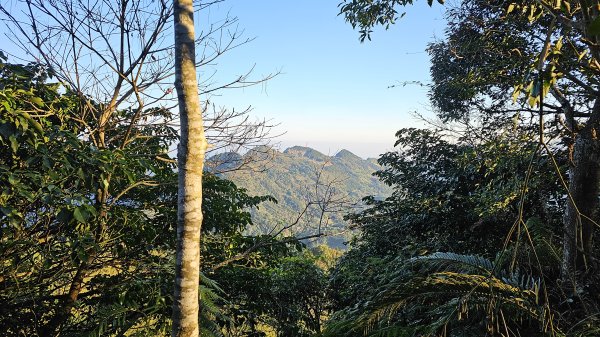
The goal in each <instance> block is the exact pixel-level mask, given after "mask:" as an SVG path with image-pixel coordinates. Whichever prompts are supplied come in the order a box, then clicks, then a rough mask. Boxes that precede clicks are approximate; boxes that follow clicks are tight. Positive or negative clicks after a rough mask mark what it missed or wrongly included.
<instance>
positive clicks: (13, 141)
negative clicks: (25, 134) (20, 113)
mask: <svg viewBox="0 0 600 337" xmlns="http://www.w3.org/2000/svg"><path fill="white" fill-rule="evenodd" d="M8 140H9V141H10V148H11V149H12V152H13V153H17V149H18V148H19V142H18V141H17V137H15V136H14V135H10V137H8Z"/></svg>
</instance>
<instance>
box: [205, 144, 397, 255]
mask: <svg viewBox="0 0 600 337" xmlns="http://www.w3.org/2000/svg"><path fill="white" fill-rule="evenodd" d="M250 156H254V157H255V158H256V157H258V156H263V159H265V160H262V161H259V162H257V163H254V164H249V167H248V166H247V167H246V169H242V170H229V171H228V172H225V173H222V175H223V176H224V177H225V178H227V179H231V180H232V181H233V182H235V183H236V184H237V185H238V186H240V187H242V188H245V189H247V190H248V193H249V194H251V195H270V196H273V197H274V198H275V199H276V200H277V201H278V202H277V203H274V202H266V203H263V204H262V205H261V207H260V208H259V209H258V210H255V211H254V214H253V215H254V223H255V225H256V226H255V227H254V228H253V229H252V231H255V232H256V233H258V232H263V233H264V232H267V231H270V230H272V229H273V228H274V227H276V226H277V227H278V228H282V227H284V226H290V225H291V224H292V223H294V222H295V221H296V220H298V224H297V225H294V226H291V227H290V228H289V230H286V233H288V234H296V235H300V236H303V235H310V234H316V233H317V232H318V231H319V228H318V223H319V221H321V222H322V225H323V226H322V227H321V232H324V233H327V234H330V233H331V232H332V231H333V232H335V233H339V232H341V231H343V228H345V227H346V223H345V222H344V220H343V216H344V215H345V212H344V211H342V210H341V207H342V206H344V207H345V206H351V205H354V204H358V203H359V202H360V200H361V199H362V198H363V197H365V196H374V197H376V198H383V197H385V196H387V195H389V194H390V193H391V189H390V188H389V187H388V186H387V185H385V184H383V183H382V182H380V181H379V180H378V179H377V178H376V177H374V176H373V173H374V172H376V171H378V170H380V169H381V166H380V165H379V164H377V162H376V160H375V159H372V158H370V159H362V158H360V157H359V156H357V155H355V154H353V153H352V152H350V151H348V150H341V151H339V152H338V153H337V154H335V155H333V156H328V155H325V154H323V153H321V152H319V151H317V150H314V149H312V148H309V147H303V146H293V147H290V148H288V149H286V150H284V151H282V152H280V151H277V150H274V149H268V148H264V147H263V148H259V149H256V150H254V151H250V152H249V153H246V154H245V155H244V156H240V155H238V154H233V153H227V154H220V155H219V156H216V157H214V158H212V160H219V159H220V160H223V158H227V159H229V161H228V163H227V164H221V165H220V167H221V168H225V167H228V168H230V169H232V168H234V167H235V163H236V162H238V163H242V162H246V161H245V158H248V157H250ZM232 163H233V164H232ZM326 198H329V199H328V200H325V199H326ZM325 204H327V205H325ZM321 206H327V207H328V209H327V210H323V209H320V207H321ZM303 211H304V214H302V213H303ZM322 213H325V214H324V216H325V217H324V218H321V215H322ZM301 215H302V216H301ZM344 237H345V238H348V237H349V236H348V234H346V235H344ZM338 238H341V237H339V236H338ZM341 241H343V240H339V239H337V240H335V239H334V240H331V239H330V240H328V242H329V244H331V245H333V246H339V245H340V243H341Z"/></svg>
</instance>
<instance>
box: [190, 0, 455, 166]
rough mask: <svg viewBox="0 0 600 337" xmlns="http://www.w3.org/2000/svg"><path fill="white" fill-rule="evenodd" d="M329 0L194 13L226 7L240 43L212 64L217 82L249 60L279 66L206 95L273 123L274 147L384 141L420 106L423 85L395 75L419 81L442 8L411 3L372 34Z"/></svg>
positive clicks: (277, 1) (210, 16) (231, 5)
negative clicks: (265, 78)
mask: <svg viewBox="0 0 600 337" xmlns="http://www.w3.org/2000/svg"><path fill="white" fill-rule="evenodd" d="M338 2H339V1H338V0H332V1H325V0H305V1H293V2H292V1H288V0H256V1H249V0H228V1H225V2H224V3H221V4H219V5H216V6H213V7H212V8H211V11H210V13H204V15H201V17H200V18H199V19H197V22H198V29H202V25H203V24H206V23H207V22H208V21H209V20H215V19H219V18H222V17H223V16H224V15H225V14H227V13H229V15H231V16H236V17H238V19H239V28H240V29H243V30H244V36H246V37H254V38H255V40H254V41H252V42H250V43H249V44H247V45H245V46H242V47H240V48H238V49H236V50H233V51H232V52H231V53H229V54H228V55H225V56H223V57H222V58H221V59H219V61H218V64H216V65H214V66H215V68H216V69H217V70H218V72H217V75H216V76H217V78H218V79H222V80H223V81H225V80H226V79H227V78H232V77H234V76H236V75H240V74H242V73H244V72H246V71H247V70H248V69H250V68H251V67H254V75H255V77H256V78H258V77H260V76H262V75H266V74H269V73H273V72H277V71H281V72H282V74H281V75H279V76H277V77H276V78H275V79H273V80H271V81H269V82H268V83H266V84H264V85H259V86H257V87H253V88H245V89H241V90H229V91H227V92H222V93H221V96H220V97H216V98H213V102H216V103H218V104H219V105H224V106H228V107H235V108H236V109H240V108H245V107H247V106H252V107H253V108H254V110H253V112H252V114H253V116H256V117H257V118H267V119H272V120H273V121H274V122H276V123H280V125H279V127H278V129H277V131H279V132H286V134H285V135H283V136H281V137H280V138H279V141H280V142H281V147H282V148H285V147H287V146H290V145H307V146H311V147H314V148H316V149H318V150H320V151H321V152H324V153H326V154H335V153H336V152H337V151H338V150H340V149H342V148H346V149H348V150H350V151H352V152H354V153H356V154H358V155H360V156H362V157H375V156H377V155H378V154H380V153H383V152H385V151H386V150H387V149H390V148H391V147H392V145H393V142H394V134H395V132H396V131H397V130H398V129H400V128H402V127H407V126H419V125H422V124H421V123H420V122H418V121H417V120H416V119H415V118H414V117H413V116H412V115H411V112H413V111H418V112H420V113H423V114H428V112H429V107H428V99H427V92H426V90H425V89H424V88H421V87H419V86H416V85H408V86H405V87H401V86H400V87H396V88H388V87H389V86H390V85H394V84H398V83H399V82H403V81H423V82H428V81H429V57H428V55H427V53H426V52H425V48H426V46H427V43H428V42H431V41H433V39H434V38H435V37H437V38H441V37H442V36H443V29H444V25H445V21H444V15H443V7H442V6H440V5H437V4H434V6H433V8H430V7H429V6H427V4H426V2H425V1H419V2H417V3H416V4H415V5H414V6H412V7H408V8H407V14H406V16H405V17H404V18H402V19H401V20H399V21H398V23H397V24H396V25H395V26H393V27H391V28H390V30H388V31H382V30H381V31H379V30H378V31H376V32H375V33H374V35H373V36H372V41H370V42H369V41H367V42H365V43H362V44H361V43H360V42H359V40H358V37H359V34H358V32H357V31H354V30H353V29H352V27H351V26H350V25H349V24H347V23H346V22H345V21H344V19H343V17H341V16H337V14H338V7H337V4H338Z"/></svg>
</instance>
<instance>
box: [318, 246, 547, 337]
mask: <svg viewBox="0 0 600 337" xmlns="http://www.w3.org/2000/svg"><path fill="white" fill-rule="evenodd" d="M387 267H388V268H393V269H391V270H390V271H389V272H387V273H385V277H384V278H382V279H381V280H380V283H379V284H378V288H379V291H378V292H377V293H376V294H375V296H373V297H367V298H363V299H362V300H361V301H359V302H358V303H357V304H356V305H355V306H354V307H350V308H346V309H344V310H341V311H338V312H336V313H335V314H334V316H333V317H332V319H331V321H332V322H333V323H332V324H330V325H329V326H328V330H327V331H326V333H325V335H326V336H345V335H352V334H356V335H364V336H392V335H396V334H398V335H400V336H403V335H406V336H412V335H414V334H417V335H420V336H438V335H444V336H445V335H448V336H465V335H480V334H481V333H482V332H483V331H487V332H488V333H490V334H492V335H493V334H496V333H497V334H502V333H505V332H507V331H524V330H525V329H530V335H534V334H535V331H543V330H544V329H546V325H547V321H546V320H547V318H548V317H549V316H548V315H549V313H548V312H547V310H546V307H545V306H544V304H543V300H541V296H540V289H541V284H540V280H539V279H536V278H534V277H532V276H529V275H526V274H521V273H515V272H510V271H508V270H501V269H499V268H497V266H496V265H495V264H494V263H493V262H492V261H489V260H487V259H485V258H482V257H480V256H473V255H459V254H454V253H435V254H431V255H426V256H422V257H417V258H413V259H408V260H404V259H401V260H400V261H391V262H390V263H388V264H387ZM477 331H479V332H477ZM553 332H554V331H553Z"/></svg>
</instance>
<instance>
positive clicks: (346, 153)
mask: <svg viewBox="0 0 600 337" xmlns="http://www.w3.org/2000/svg"><path fill="white" fill-rule="evenodd" d="M335 157H336V158H339V159H359V160H363V159H362V158H361V157H359V156H357V155H355V154H354V153H352V152H350V151H348V150H346V149H343V150H341V151H340V152H338V153H337V154H336V155H335Z"/></svg>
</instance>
